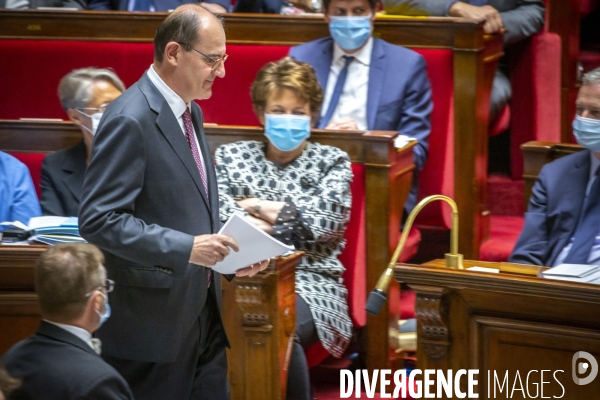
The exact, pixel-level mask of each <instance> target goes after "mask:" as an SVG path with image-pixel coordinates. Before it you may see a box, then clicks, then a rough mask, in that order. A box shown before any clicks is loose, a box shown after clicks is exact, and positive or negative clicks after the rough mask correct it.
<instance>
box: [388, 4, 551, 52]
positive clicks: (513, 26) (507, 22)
mask: <svg viewBox="0 0 600 400" xmlns="http://www.w3.org/2000/svg"><path fill="white" fill-rule="evenodd" d="M462 1H464V2H465V3H468V2H469V1H466V0H462ZM454 2H455V0H383V5H384V8H385V10H386V12H388V13H390V14H401V15H431V16H436V17H444V16H446V11H447V7H448V4H450V3H454ZM488 5H490V6H492V7H494V8H495V9H496V10H498V11H499V12H500V17H501V18H502V23H503V25H504V28H506V30H507V31H508V32H506V34H505V35H504V43H506V44H508V43H514V42H518V41H519V40H522V39H525V38H527V37H530V36H533V35H535V34H536V33H537V32H539V31H540V29H542V27H543V26H544V13H545V10H546V8H545V6H544V1H543V0H488Z"/></svg>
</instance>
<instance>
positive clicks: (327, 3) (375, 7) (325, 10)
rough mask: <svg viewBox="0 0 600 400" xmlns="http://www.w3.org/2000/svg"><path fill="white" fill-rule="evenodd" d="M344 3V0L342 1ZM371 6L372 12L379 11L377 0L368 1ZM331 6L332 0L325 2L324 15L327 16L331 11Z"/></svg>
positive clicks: (324, 0)
mask: <svg viewBox="0 0 600 400" xmlns="http://www.w3.org/2000/svg"><path fill="white" fill-rule="evenodd" d="M342 1H344V0H342ZM368 1H369V5H370V6H371V11H373V12H375V10H377V0H368ZM330 4H331V0H323V14H327V12H328V11H329V5H330Z"/></svg>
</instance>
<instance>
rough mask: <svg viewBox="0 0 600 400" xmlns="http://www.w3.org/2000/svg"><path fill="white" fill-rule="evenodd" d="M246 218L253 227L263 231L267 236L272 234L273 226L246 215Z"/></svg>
mask: <svg viewBox="0 0 600 400" xmlns="http://www.w3.org/2000/svg"><path fill="white" fill-rule="evenodd" d="M246 218H248V219H249V220H250V222H252V223H253V224H254V225H255V226H257V227H258V228H259V229H262V230H263V231H265V232H267V233H268V234H269V235H272V234H273V225H271V224H269V223H268V222H267V221H265V220H264V219H260V218H256V217H253V216H252V215H246Z"/></svg>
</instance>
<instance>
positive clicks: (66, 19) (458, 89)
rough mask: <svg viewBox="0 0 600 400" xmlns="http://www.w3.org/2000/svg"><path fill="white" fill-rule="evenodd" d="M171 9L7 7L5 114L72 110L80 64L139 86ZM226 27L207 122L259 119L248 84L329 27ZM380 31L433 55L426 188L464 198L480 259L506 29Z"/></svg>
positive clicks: (463, 242)
mask: <svg viewBox="0 0 600 400" xmlns="http://www.w3.org/2000/svg"><path fill="white" fill-rule="evenodd" d="M165 16H166V13H135V14H133V13H127V12H99V11H78V12H72V11H69V12H66V11H62V12H61V11H41V10H27V11H14V10H1V11H0V54H2V55H3V57H2V58H3V60H2V63H1V64H0V87H2V88H3V90H4V93H5V95H4V96H2V97H0V119H17V118H21V117H32V118H39V117H44V118H65V115H64V112H63V111H62V110H61V108H60V105H59V104H58V100H57V98H56V86H57V84H58V81H59V79H60V78H61V77H62V76H63V75H64V74H66V73H67V72H69V71H70V70H71V69H73V68H78V67H85V66H90V65H93V66H97V67H108V66H110V67H112V68H114V69H115V71H116V72H117V73H118V74H119V76H121V78H122V79H123V80H124V82H125V83H126V84H127V85H131V84H132V83H134V82H135V81H136V80H137V79H138V78H139V76H140V75H141V74H142V72H143V71H144V70H145V69H147V68H148V66H149V65H150V64H151V62H152V54H153V50H152V44H151V41H152V38H153V37H154V32H155V30H156V28H157V27H158V25H159V24H160V22H161V21H162V20H163V19H164V18H165ZM225 29H226V34H227V53H228V54H230V58H229V60H228V61H227V64H226V69H227V76H226V78H225V79H220V80H218V82H216V83H215V90H214V91H213V97H212V98H211V99H210V100H208V101H202V102H200V105H201V106H202V108H203V110H204V113H205V117H206V121H207V122H215V123H219V124H226V125H257V124H258V122H257V120H256V118H255V116H254V113H253V111H252V108H251V104H250V98H249V95H248V93H249V88H250V83H251V82H252V80H253V79H254V76H255V74H256V72H257V71H258V69H259V68H260V67H262V66H263V65H264V64H265V63H266V62H268V61H272V60H276V59H279V58H281V57H282V56H284V55H286V54H287V52H288V50H289V47H290V46H293V45H296V44H299V43H303V42H306V41H309V40H313V39H317V38H320V37H324V36H328V35H329V33H328V28H327V25H326V24H325V22H324V21H323V19H322V18H321V17H319V16H303V17H298V16H282V15H264V14H228V15H226V16H225ZM374 36H376V37H380V38H382V39H384V40H386V41H388V42H390V43H394V44H398V45H402V46H406V47H409V48H411V49H413V50H415V51H417V52H419V53H420V54H422V55H423V56H424V57H425V60H426V61H427V66H428V74H429V77H430V80H431V83H432V95H433V102H434V111H433V114H432V133H431V136H430V150H429V161H428V163H427V165H426V166H425V169H424V170H423V171H422V172H421V174H420V185H421V193H420V197H425V196H428V195H431V194H440V193H441V194H445V195H447V196H450V197H452V198H454V199H455V200H456V202H457V203H458V207H459V211H460V214H461V218H462V220H461V221H462V222H461V225H460V250H461V252H462V253H463V254H465V256H467V257H470V258H477V255H478V252H479V247H480V244H481V243H482V242H483V241H484V240H485V239H486V238H487V232H488V225H489V222H488V217H487V214H488V213H487V210H486V204H487V203H486V196H487V195H486V179H487V140H488V139H487V138H488V137H487V129H488V112H489V92H490V88H491V82H492V78H493V76H494V72H495V70H496V65H497V61H498V58H499V57H501V56H502V54H503V43H502V38H501V37H500V36H485V35H484V33H483V25H482V23H479V24H478V23H475V22H472V21H467V20H463V19H454V18H401V19H378V20H376V21H375V31H374ZM40 66H43V69H41V68H40ZM398 73H399V74H401V73H402V71H398ZM406 133H407V134H410V132H406ZM455 154H456V156H455ZM419 223H420V225H424V226H437V227H445V228H448V227H449V225H450V213H449V209H446V208H443V207H442V206H441V205H440V204H433V205H432V206H430V207H427V208H426V209H425V210H424V212H423V213H422V215H421V218H420V220H419Z"/></svg>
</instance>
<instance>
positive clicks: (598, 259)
mask: <svg viewBox="0 0 600 400" xmlns="http://www.w3.org/2000/svg"><path fill="white" fill-rule="evenodd" d="M590 157H591V163H590V175H589V176H590V178H589V180H588V184H587V188H586V189H585V198H584V199H583V203H582V207H581V212H580V214H579V221H578V222H577V227H579V225H580V224H581V220H582V218H583V212H584V210H585V207H586V205H587V199H588V197H589V195H590V190H591V189H592V185H593V184H594V181H595V180H596V179H598V178H597V175H596V171H597V170H598V168H600V160H599V159H598V158H596V156H595V155H594V153H590ZM577 227H576V228H575V230H577ZM573 240H575V236H573V237H571V239H570V240H569V243H568V244H567V245H566V246H565V248H564V249H562V250H561V252H560V254H559V255H558V257H556V261H554V266H556V265H560V264H562V263H563V262H564V260H565V258H567V255H568V254H569V251H571V247H573ZM587 264H589V265H598V264H600V228H599V229H598V235H596V238H595V239H594V244H593V245H592V250H591V251H590V255H589V256H588V260H587Z"/></svg>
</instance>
